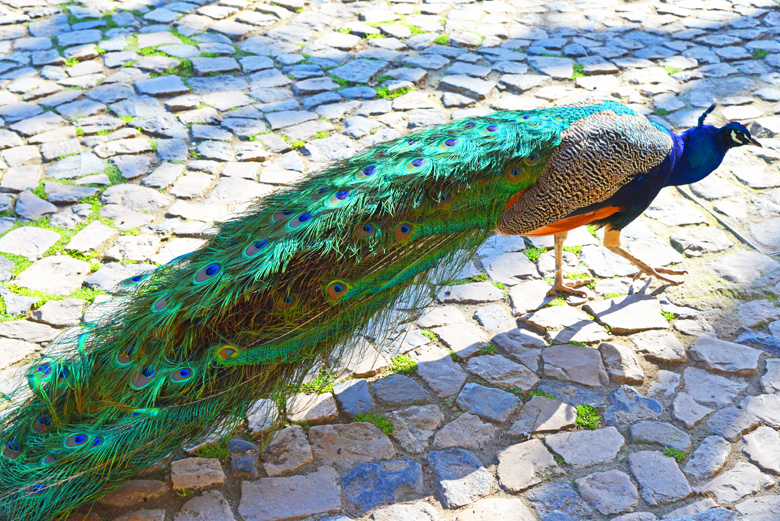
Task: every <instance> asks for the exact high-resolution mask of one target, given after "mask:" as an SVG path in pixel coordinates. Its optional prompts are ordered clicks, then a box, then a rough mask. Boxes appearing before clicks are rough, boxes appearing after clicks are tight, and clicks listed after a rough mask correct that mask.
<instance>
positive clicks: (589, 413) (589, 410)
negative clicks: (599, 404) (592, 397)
mask: <svg viewBox="0 0 780 521" xmlns="http://www.w3.org/2000/svg"><path fill="white" fill-rule="evenodd" d="M599 421H601V417H600V416H599V411H598V409H596V408H595V407H593V406H591V405H578V406H577V420H576V423H577V427H579V428H580V429H588V430H591V431H593V430H596V429H598V428H599Z"/></svg>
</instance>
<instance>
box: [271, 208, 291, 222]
mask: <svg viewBox="0 0 780 521" xmlns="http://www.w3.org/2000/svg"><path fill="white" fill-rule="evenodd" d="M294 213H295V212H292V211H289V210H279V211H278V212H276V213H274V214H273V215H272V216H271V222H273V223H274V224H276V223H278V222H281V221H284V220H285V219H287V218H288V217H290V216H291V215H292V214H294Z"/></svg>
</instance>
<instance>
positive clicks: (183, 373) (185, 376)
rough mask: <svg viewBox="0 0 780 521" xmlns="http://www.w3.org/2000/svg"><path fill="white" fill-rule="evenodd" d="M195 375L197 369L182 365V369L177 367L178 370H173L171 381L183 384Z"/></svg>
mask: <svg viewBox="0 0 780 521" xmlns="http://www.w3.org/2000/svg"><path fill="white" fill-rule="evenodd" d="M194 375H195V371H193V370H192V369H190V368H189V367H182V368H181V369H177V370H176V371H174V372H172V373H171V375H170V378H171V382H173V383H176V384H182V383H185V382H189V381H190V380H192V377H193V376H194Z"/></svg>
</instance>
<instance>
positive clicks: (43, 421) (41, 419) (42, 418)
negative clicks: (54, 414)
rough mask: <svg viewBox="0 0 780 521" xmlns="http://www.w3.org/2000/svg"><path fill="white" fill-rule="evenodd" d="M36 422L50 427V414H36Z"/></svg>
mask: <svg viewBox="0 0 780 521" xmlns="http://www.w3.org/2000/svg"><path fill="white" fill-rule="evenodd" d="M38 423H40V424H41V425H43V426H44V427H47V428H48V427H51V416H48V415H45V416H44V415H43V414H41V415H40V416H38Z"/></svg>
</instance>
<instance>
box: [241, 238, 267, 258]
mask: <svg viewBox="0 0 780 521" xmlns="http://www.w3.org/2000/svg"><path fill="white" fill-rule="evenodd" d="M266 246H268V241H267V240H265V239H258V240H256V241H255V242H253V243H252V244H250V245H249V246H247V247H246V248H244V257H254V256H255V255H257V253H258V252H259V251H260V250H262V249H263V248H265V247H266Z"/></svg>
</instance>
